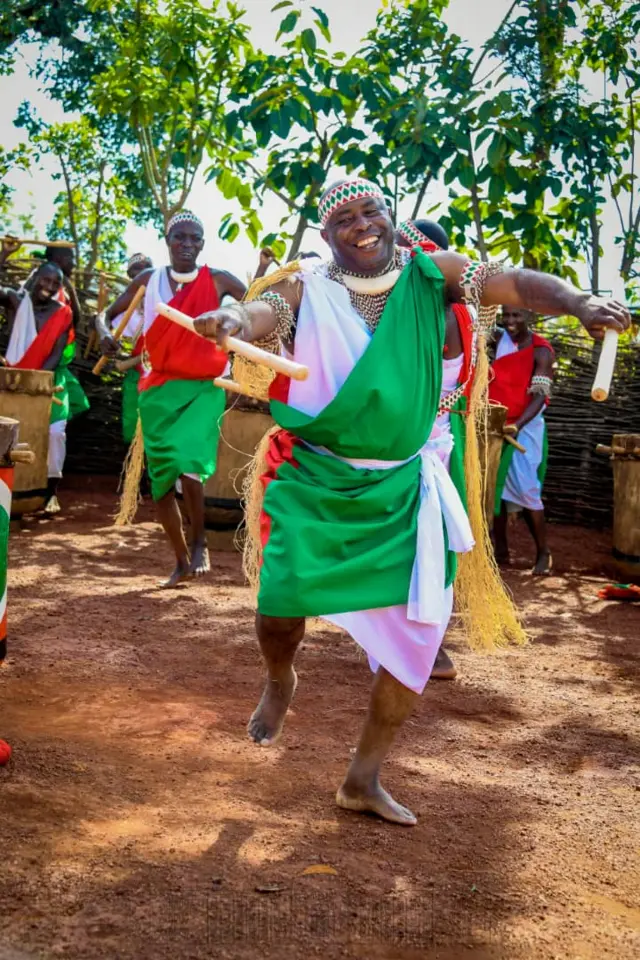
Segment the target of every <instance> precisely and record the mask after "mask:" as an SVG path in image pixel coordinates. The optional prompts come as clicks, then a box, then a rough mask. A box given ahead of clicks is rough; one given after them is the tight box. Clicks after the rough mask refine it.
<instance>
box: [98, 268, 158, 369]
mask: <svg viewBox="0 0 640 960" xmlns="http://www.w3.org/2000/svg"><path fill="white" fill-rule="evenodd" d="M146 289H147V288H146V287H138V289H137V290H136V292H135V293H134V295H133V300H132V301H131V303H130V304H129V306H128V307H127V309H126V310H125V312H124V314H123V316H122V320H121V321H120V323H119V324H118V326H117V327H116V331H115V333H114V335H113V339H114V340H115V341H116V342H117V343H119V342H120V337H121V336H122V334H123V333H124V331H125V330H126V328H127V324H128V323H129V320H130V319H131V317H132V315H133V311H134V310H135V309H136V307H137V306H138V304H139V303H140V301H141V300H142V298H143V297H144V292H145V290H146ZM110 359H111V358H110V357H107V356H105V357H100V359H99V360H98V362H97V363H96V365H95V367H94V368H93V370H92V371H91V373H93V374H94V376H96V377H97V376H99V375H100V373H102V370H103V368H104V367H105V366H106V365H107V364H108V363H109V360H110Z"/></svg>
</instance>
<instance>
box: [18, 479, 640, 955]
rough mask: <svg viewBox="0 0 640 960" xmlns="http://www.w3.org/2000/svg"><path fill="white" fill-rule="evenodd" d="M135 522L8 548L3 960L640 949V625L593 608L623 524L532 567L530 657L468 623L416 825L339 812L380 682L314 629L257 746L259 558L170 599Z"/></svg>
mask: <svg viewBox="0 0 640 960" xmlns="http://www.w3.org/2000/svg"><path fill="white" fill-rule="evenodd" d="M77 496H78V495H77V493H76V494H74V497H77ZM70 500H71V502H73V499H72V497H71V494H70V493H67V495H66V498H65V503H66V504H67V505H69V502H70ZM112 510H113V501H112V500H111V499H110V498H109V497H107V496H106V495H103V494H98V493H88V494H86V495H85V502H84V503H79V502H77V501H76V505H75V506H72V507H69V508H68V512H67V514H66V516H65V518H58V519H56V520H53V521H48V522H40V523H33V524H32V525H31V526H30V529H29V530H25V531H22V532H21V533H19V534H18V535H16V536H15V537H14V539H13V541H12V547H11V579H10V583H11V592H10V599H9V604H10V605H9V616H10V656H9V659H8V661H7V664H6V665H5V667H4V668H3V670H2V671H1V672H0V686H1V690H0V697H1V701H0V704H1V711H0V736H3V737H5V738H6V739H7V740H9V741H10V742H11V744H12V746H13V748H14V760H13V761H12V763H11V765H10V766H9V767H6V768H4V769H0V826H1V836H2V840H1V844H2V846H1V848H0V849H1V857H0V863H1V866H0V916H1V917H2V920H3V922H2V929H1V931H0V944H4V945H5V948H6V953H3V947H2V946H0V960H1V958H2V957H3V956H5V955H6V957H10V956H11V957H20V958H21V960H28V958H32V957H36V956H44V957H65V958H70V960H78V958H83V960H84V958H87V960H89V958H91V960H102V958H110V960H111V958H113V960H116V958H117V960H134V958H135V960H165V958H167V960H169V958H170V960H176V958H179V960H182V958H185V960H187V958H194V960H195V958H198V960H200V958H205V957H220V958H234V960H236V958H237V960H244V958H246V960H249V958H251V960H257V958H263V957H264V958H276V957H277V958H279V960H285V958H286V960H289V958H291V960H294V958H295V960H299V958H304V957H306V956H309V955H313V956H316V955H318V956H322V957H324V958H327V960H334V958H342V957H358V958H367V960H370V958H384V960H394V958H398V960H399V958H402V960H413V958H418V957H420V958H425V957H438V958H447V960H459V958H462V960H464V958H465V957H474V958H505V960H519V958H524V957H527V958H529V957H530V958H535V960H546V958H558V960H565V958H574V957H575V958H581V960H582V958H584V960H590V958H594V960H595V958H598V960H600V958H602V957H611V958H615V960H624V958H631V957H637V956H638V955H640V905H639V903H638V899H639V896H638V895H639V892H640V869H639V862H638V853H637V839H638V819H639V816H638V808H639V801H640V792H639V791H640V752H639V747H640V739H639V727H640V719H639V711H638V696H637V694H638V680H639V677H640V651H639V646H638V644H639V641H638V635H639V633H640V630H639V629H638V627H639V624H640V610H638V608H637V607H635V608H633V607H629V606H623V605H622V604H605V603H603V602H602V601H599V600H598V599H597V589H598V586H599V584H600V582H601V581H602V576H601V575H600V574H599V573H598V571H599V570H602V563H603V561H604V560H605V559H606V551H607V537H606V534H599V533H591V532H588V533H587V532H585V531H581V530H575V529H572V528H559V527H553V528H552V542H553V544H554V546H555V551H554V553H555V558H556V569H557V575H555V576H554V577H552V578H550V579H548V580H544V581H536V582H533V581H531V579H530V578H529V577H528V576H527V574H526V571H525V570H524V569H522V570H519V569H515V570H514V571H513V572H512V573H511V574H510V576H509V580H510V583H511V586H512V588H513V590H514V592H515V595H516V597H517V598H518V600H519V602H520V603H522V604H523V606H524V609H525V610H526V615H527V622H528V625H529V627H530V629H531V632H532V634H533V635H534V637H535V640H536V642H535V644H534V645H532V646H530V647H529V648H527V649H525V650H515V651H509V652H507V653H504V654H501V655H499V656H497V657H495V658H491V659H489V658H481V657H475V656H472V655H469V654H467V653H466V652H464V648H463V645H462V643H461V640H460V637H459V635H457V634H456V632H455V631H454V632H453V635H452V636H453V639H452V642H451V644H450V647H451V648H452V649H453V651H454V655H455V658H456V661H457V663H458V666H459V668H460V673H461V679H460V680H458V681H456V682H455V683H453V684H451V683H449V684H446V683H441V684H440V685H438V684H435V683H434V684H431V685H430V686H429V688H428V690H427V693H426V694H425V697H424V698H423V701H422V705H421V708H420V712H419V714H418V715H416V716H415V717H414V718H413V719H412V720H411V721H410V723H409V724H408V726H407V728H406V730H405V731H404V733H403V735H402V737H401V739H400V741H399V743H398V745H397V748H396V749H395V751H394V753H393V759H392V761H391V762H390V763H389V764H388V767H387V773H386V780H387V782H388V783H389V785H390V786H391V787H392V788H393V791H394V793H395V795H396V796H397V797H398V799H400V800H402V801H405V802H407V803H408V804H409V806H411V807H412V809H413V810H414V811H415V812H416V813H417V814H418V815H419V818H420V819H419V824H418V826H417V827H416V828H415V829H413V830H403V829H402V828H394V827H390V826H387V825H383V824H381V823H379V822H376V821H373V820H369V819H364V818H358V817H355V816H353V815H349V814H347V813H343V812H342V811H339V810H338V809H337V808H336V807H335V806H334V804H333V794H334V791H335V787H336V786H337V784H338V783H339V781H340V777H341V774H342V772H343V771H344V769H345V766H346V764H347V762H348V760H349V755H350V750H351V748H352V747H353V745H354V743H355V738H356V734H357V730H358V728H359V725H360V722H361V720H362V716H363V712H364V709H365V705H366V699H367V692H368V688H369V684H370V677H369V674H368V668H367V666H366V662H365V661H364V660H363V659H362V657H361V656H360V655H359V654H358V652H357V651H356V649H355V647H354V646H353V644H352V643H351V642H350V641H348V640H347V639H345V638H343V637H342V635H341V634H339V633H338V632H337V631H333V630H330V629H328V628H326V627H324V626H322V625H320V624H315V625H314V626H313V627H312V629H311V631H310V633H309V635H308V638H307V640H306V642H305V645H304V649H303V650H302V654H301V656H300V662H299V667H300V671H299V672H300V679H301V683H300V688H299V694H298V696H297V699H296V702H295V709H294V710H293V712H292V714H291V716H290V717H289V721H288V727H287V730H286V732H285V736H284V737H283V740H282V741H281V745H279V746H278V747H276V748H275V749H273V750H271V751H268V750H265V751H261V750H260V749H258V748H256V747H254V746H253V745H251V744H250V743H249V742H248V741H247V740H246V738H245V733H244V727H245V723H246V720H247V718H248V716H249V714H250V712H251V710H252V709H253V706H254V704H255V701H256V699H257V697H258V695H259V691H260V687H261V668H260V663H259V658H258V655H257V651H256V649H255V646H254V641H253V634H252V619H253V612H252V605H251V600H250V597H249V594H248V592H247V590H246V589H245V588H244V587H243V586H242V579H241V576H240V571H239V562H238V558H237V557H236V556H235V555H233V554H222V555H218V556H217V557H215V558H214V570H213V575H212V577H211V579H210V580H209V581H208V582H206V583H204V582H203V583H200V584H196V585H191V586H189V587H188V588H186V589H183V590H180V591H178V592H176V593H172V594H169V593H162V592H157V591H156V590H155V589H154V584H155V582H156V580H157V579H158V578H159V577H160V576H161V575H162V574H163V573H166V572H167V571H168V569H169V566H170V558H169V556H168V554H167V551H166V549H165V547H164V545H163V543H162V539H161V536H160V534H159V529H158V528H157V527H156V526H155V524H153V523H152V522H151V521H150V515H149V514H145V517H148V518H149V519H147V520H146V522H142V523H139V524H137V525H136V527H135V528H134V529H133V530H128V531H124V532H122V531H118V530H115V529H114V528H113V527H110V526H107V525H106V522H107V517H108V515H109V513H110V512H112ZM143 519H144V517H143ZM521 546H522V549H523V550H526V551H528V549H529V547H528V544H527V542H526V540H523V541H521ZM309 868H315V870H316V871H317V870H318V868H320V869H322V868H324V872H308V871H309ZM305 871H307V872H305Z"/></svg>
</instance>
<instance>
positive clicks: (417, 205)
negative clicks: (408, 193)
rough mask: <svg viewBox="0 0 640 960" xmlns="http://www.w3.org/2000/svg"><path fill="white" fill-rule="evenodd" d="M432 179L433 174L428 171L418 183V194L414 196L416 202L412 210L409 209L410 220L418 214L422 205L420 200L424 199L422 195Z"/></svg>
mask: <svg viewBox="0 0 640 960" xmlns="http://www.w3.org/2000/svg"><path fill="white" fill-rule="evenodd" d="M432 179H433V175H432V174H431V173H428V174H427V175H426V177H425V178H424V180H423V181H422V183H421V184H420V189H419V190H418V196H417V197H416V202H415V203H414V205H413V210H412V211H411V219H412V220H415V219H416V218H417V216H418V214H419V213H420V207H421V205H422V201H423V200H424V195H425V193H426V192H427V187H428V186H429V184H430V183H431V181H432Z"/></svg>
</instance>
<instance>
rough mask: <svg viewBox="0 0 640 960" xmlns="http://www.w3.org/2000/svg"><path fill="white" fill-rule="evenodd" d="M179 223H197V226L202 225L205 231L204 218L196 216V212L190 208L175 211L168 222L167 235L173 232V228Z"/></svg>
mask: <svg viewBox="0 0 640 960" xmlns="http://www.w3.org/2000/svg"><path fill="white" fill-rule="evenodd" d="M179 223H195V224H196V226H198V227H200V229H201V230H202V232H203V233H204V226H203V224H202V220H200V219H199V217H196V215H195V213H191V211H190V210H181V211H180V213H174V215H173V216H172V217H171V220H169V223H168V224H167V236H169V234H170V233H171V230H172V229H173V228H174V227H175V226H176V225H177V224H179Z"/></svg>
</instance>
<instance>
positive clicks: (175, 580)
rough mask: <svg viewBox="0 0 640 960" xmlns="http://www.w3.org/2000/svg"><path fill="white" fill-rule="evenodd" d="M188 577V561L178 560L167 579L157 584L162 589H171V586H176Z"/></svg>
mask: <svg viewBox="0 0 640 960" xmlns="http://www.w3.org/2000/svg"><path fill="white" fill-rule="evenodd" d="M190 577H191V572H190V569H189V561H188V560H184V561H179V562H178V563H177V564H176V568H175V570H174V571H173V573H172V574H171V576H170V577H169V579H168V580H161V581H160V582H159V583H158V586H159V587H160V588H161V589H162V590H171V589H172V588H173V587H177V586H178V584H179V583H182V582H183V580H189V578H190Z"/></svg>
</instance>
